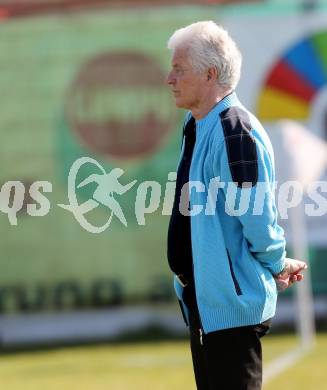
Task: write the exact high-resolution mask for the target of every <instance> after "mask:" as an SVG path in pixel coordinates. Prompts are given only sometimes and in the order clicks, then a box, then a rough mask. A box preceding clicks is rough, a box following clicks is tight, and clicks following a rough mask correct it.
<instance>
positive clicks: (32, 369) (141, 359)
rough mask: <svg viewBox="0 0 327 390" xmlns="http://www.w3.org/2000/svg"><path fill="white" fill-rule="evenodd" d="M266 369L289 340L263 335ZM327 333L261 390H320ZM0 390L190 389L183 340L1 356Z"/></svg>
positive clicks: (326, 377)
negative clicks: (311, 348)
mask: <svg viewBox="0 0 327 390" xmlns="http://www.w3.org/2000/svg"><path fill="white" fill-rule="evenodd" d="M263 344H264V360H265V364H267V363H268V362H269V361H271V360H272V359H274V358H276V357H278V356H279V355H280V354H281V353H283V352H286V351H288V350H290V349H292V348H293V347H294V346H295V345H296V340H295V338H294V337H292V336H266V338H265V339H264V341H263ZM326 351H327V334H325V335H319V336H318V340H317V347H316V348H315V350H314V351H312V352H311V353H309V354H308V355H307V356H305V357H304V358H303V359H302V360H301V361H300V362H299V363H298V364H297V365H296V366H294V367H292V368H290V369H288V370H287V371H286V372H284V373H283V374H282V375H280V376H279V377H277V378H275V379H274V380H272V381H271V382H270V383H269V384H267V385H266V386H265V387H264V390H273V389H274V390H275V389H278V388H282V387H283V388H285V389H287V390H292V389H294V390H295V389H296V390H301V389H305V390H320V389H322V388H323V386H324V384H325V383H326V382H327V372H326V370H324V367H327V354H326ZM0 386H1V389H10V390H17V389H19V390H20V389H33V390H38V389H40V390H41V389H42V390H48V389H50V390H51V389H56V390H57V389H61V390H74V389H76V390H77V389H78V390H84V389H85V390H100V389H110V390H130V389H132V390H141V389H142V390H144V389H146V388H150V389H151V388H154V389H156V390H166V389H167V390H180V389H182V388H183V389H187V390H193V389H195V385H194V379H193V372H192V367H191V360H190V353H189V349H188V342H187V341H174V342H166V341H165V342H151V343H135V344H114V345H104V346H91V347H76V348H63V349H58V350H51V351H40V352H30V353H20V354H10V355H2V356H1V357H0Z"/></svg>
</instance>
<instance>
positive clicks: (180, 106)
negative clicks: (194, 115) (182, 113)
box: [175, 98, 186, 108]
mask: <svg viewBox="0 0 327 390" xmlns="http://www.w3.org/2000/svg"><path fill="white" fill-rule="evenodd" d="M175 106H176V107H178V108H186V107H185V104H183V101H182V100H180V99H178V98H175Z"/></svg>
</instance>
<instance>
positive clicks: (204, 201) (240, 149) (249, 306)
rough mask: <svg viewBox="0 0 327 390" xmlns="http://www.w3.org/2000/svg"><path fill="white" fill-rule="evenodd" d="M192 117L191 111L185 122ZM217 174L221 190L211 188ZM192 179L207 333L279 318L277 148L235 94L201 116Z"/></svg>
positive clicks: (281, 243) (281, 259)
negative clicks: (276, 281)
mask: <svg viewBox="0 0 327 390" xmlns="http://www.w3.org/2000/svg"><path fill="white" fill-rule="evenodd" d="M190 117H191V114H190V113H188V114H187V116H186V121H185V123H186V122H187V120H189V119H190ZM182 152H183V150H182ZM213 178H216V179H214V180H216V183H217V182H218V181H217V180H218V179H219V186H220V187H221V188H218V189H217V187H218V186H217V185H216V186H215V187H210V182H211V184H212V183H213V181H212V179H213ZM190 182H191V183H193V182H194V184H192V185H190V188H189V191H190V210H191V238H192V254H193V270H194V279H195V290H196V298H197V305H198V309H199V315H200V319H201V324H202V327H203V331H204V332H205V333H208V332H212V331H216V330H220V329H226V328H233V327H238V326H246V325H254V324H258V323H260V322H263V321H265V320H267V319H269V318H271V317H273V316H274V314H275V309H276V301H277V288H276V283H275V280H274V278H273V274H277V273H279V272H280V271H282V269H283V268H284V264H285V239H284V232H283V229H282V228H281V227H280V226H279V225H278V224H277V209H276V206H275V197H274V187H275V172H274V156H273V149H272V146H271V143H270V140H269V138H268V136H267V134H266V132H265V130H264V128H263V127H262V125H261V124H260V122H259V121H258V120H257V119H256V118H255V117H254V116H253V115H252V114H251V113H250V112H249V111H248V110H247V109H246V108H245V107H244V106H243V105H242V104H241V103H240V101H239V100H238V98H237V96H236V94H235V92H233V93H232V94H230V95H228V96H226V97H225V98H224V99H223V100H221V101H220V102H219V103H218V104H217V105H216V106H215V107H214V108H213V109H212V110H211V111H210V112H209V113H208V114H207V115H206V116H205V117H204V118H202V119H200V120H196V143H195V146H194V151H193V156H192V163H191V168H190ZM244 182H250V184H247V185H244V184H242V183H244ZM209 188H211V190H210V191H209V190H208V189H209ZM212 188H216V189H217V192H215V190H212ZM208 193H210V195H209V196H208ZM256 194H257V195H256ZM247 205H248V206H249V207H248V208H247V207H246V206H247ZM201 208H202V210H201ZM192 213H193V214H194V215H192ZM174 287H175V291H176V294H177V297H178V299H179V300H180V301H181V303H182V308H183V309H184V312H185V314H186V318H187V317H188V312H187V308H186V306H185V304H184V303H183V302H182V292H183V287H182V286H181V284H180V283H179V282H178V280H177V278H176V277H175V278H174Z"/></svg>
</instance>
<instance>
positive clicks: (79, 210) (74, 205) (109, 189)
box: [58, 157, 137, 233]
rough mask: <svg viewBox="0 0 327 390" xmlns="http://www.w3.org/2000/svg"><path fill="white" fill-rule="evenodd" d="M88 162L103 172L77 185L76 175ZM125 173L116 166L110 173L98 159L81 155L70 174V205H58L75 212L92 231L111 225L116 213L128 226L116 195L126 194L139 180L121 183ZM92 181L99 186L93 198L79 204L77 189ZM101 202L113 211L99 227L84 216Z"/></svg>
mask: <svg viewBox="0 0 327 390" xmlns="http://www.w3.org/2000/svg"><path fill="white" fill-rule="evenodd" d="M86 163H91V164H93V165H96V166H97V167H98V168H99V169H100V170H101V172H102V174H92V175H90V176H89V177H87V178H86V179H85V180H83V181H82V182H81V183H79V184H78V185H77V186H76V176H77V174H78V171H79V169H80V168H81V166H82V165H84V164H86ZM123 174H124V170H123V169H121V168H114V169H112V170H111V171H110V172H109V173H106V171H105V170H104V168H103V167H102V165H100V164H99V163H98V161H96V160H94V159H92V158H90V157H81V158H79V159H78V160H76V161H75V162H74V164H73V165H72V167H71V169H70V171H69V175H68V200H69V202H70V203H69V204H68V205H64V204H58V206H59V207H62V208H63V209H65V210H68V211H70V212H71V213H73V215H74V216H75V218H76V220H77V221H78V222H79V223H80V225H81V226H82V227H83V228H84V229H86V230H87V231H89V232H91V233H101V232H103V231H104V230H105V229H106V228H107V227H108V226H109V225H110V223H111V220H112V217H113V216H114V215H115V216H116V217H117V218H118V219H119V221H120V222H121V223H122V224H123V225H124V226H127V221H126V218H125V215H124V213H123V210H122V209H121V207H120V204H119V203H118V202H117V200H116V199H115V195H123V194H125V193H126V192H127V191H129V190H130V189H131V188H132V187H133V186H134V184H135V183H136V182H137V180H133V181H132V182H131V183H129V184H126V185H122V184H121V183H119V181H118V178H120V177H121V176H122V175H123ZM90 183H97V188H96V190H95V191H94V193H93V196H92V197H93V199H89V200H87V201H86V202H84V203H82V204H78V202H77V197H76V190H75V189H76V188H82V187H85V186H87V185H88V184H90ZM99 204H102V205H104V206H106V207H108V209H109V210H110V212H111V213H110V216H109V218H108V221H107V222H106V223H105V224H104V225H103V226H100V227H97V226H94V225H92V224H90V223H89V222H88V221H87V220H86V218H85V217H84V214H86V213H87V212H89V211H91V210H93V209H95V208H96V207H98V206H99Z"/></svg>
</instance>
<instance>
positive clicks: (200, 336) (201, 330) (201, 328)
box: [190, 123, 204, 346]
mask: <svg viewBox="0 0 327 390" xmlns="http://www.w3.org/2000/svg"><path fill="white" fill-rule="evenodd" d="M194 131H196V123H195V129H194ZM196 141H197V138H196V139H195V144H194V148H193V153H192V159H191V165H192V160H193V157H194V149H195V145H196ZM191 165H190V170H191ZM190 202H191V197H190ZM190 229H191V217H190ZM192 255H193V253H192ZM192 271H193V283H194V295H195V296H194V298H195V304H196V309H197V312H198V317H199V322H200V329H199V338H200V344H201V345H202V346H203V335H204V330H203V324H202V320H201V316H200V311H199V306H198V300H197V297H196V287H195V274H194V262H193V261H192Z"/></svg>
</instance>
